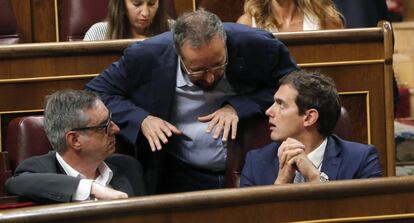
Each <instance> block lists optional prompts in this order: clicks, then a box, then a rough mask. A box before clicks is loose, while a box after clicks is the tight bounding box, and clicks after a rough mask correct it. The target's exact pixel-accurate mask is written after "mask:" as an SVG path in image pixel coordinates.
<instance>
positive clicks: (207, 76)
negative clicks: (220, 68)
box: [204, 70, 216, 84]
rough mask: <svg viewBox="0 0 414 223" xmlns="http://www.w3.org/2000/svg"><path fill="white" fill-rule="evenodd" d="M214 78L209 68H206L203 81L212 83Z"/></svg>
mask: <svg viewBox="0 0 414 223" xmlns="http://www.w3.org/2000/svg"><path fill="white" fill-rule="evenodd" d="M215 79H216V76H215V75H214V73H213V72H211V71H210V70H208V71H207V72H206V73H205V75H204V81H205V82H207V83H208V84H212V83H214V81H215Z"/></svg>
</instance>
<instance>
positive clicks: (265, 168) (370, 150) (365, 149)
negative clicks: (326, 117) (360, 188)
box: [240, 135, 381, 187]
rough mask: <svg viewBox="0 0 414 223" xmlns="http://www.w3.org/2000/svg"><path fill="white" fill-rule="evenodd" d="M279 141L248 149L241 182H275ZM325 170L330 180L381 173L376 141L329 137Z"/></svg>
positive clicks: (256, 183) (253, 183) (241, 183)
mask: <svg viewBox="0 0 414 223" xmlns="http://www.w3.org/2000/svg"><path fill="white" fill-rule="evenodd" d="M279 145H280V144H278V143H271V144H268V145H266V146H264V147H263V148H260V149H254V150H251V151H249V152H248V153H247V155H246V160H245V163H244V167H243V170H242V173H241V176H240V186H241V187H246V186H255V185H272V184H273V183H274V182H275V180H276V178H277V174H278V170H279V159H278V156H277V151H278V148H279ZM321 171H322V172H324V173H326V174H327V175H328V177H329V180H331V181H332V180H345V179H359V178H369V177H380V176H381V166H380V162H379V159H378V154H377V151H376V149H375V147H373V146H372V145H365V144H360V143H356V142H350V141H346V140H342V139H341V138H339V137H338V136H335V135H332V136H330V137H328V143H327V145H326V150H325V154H324V157H323V161H322V167H321Z"/></svg>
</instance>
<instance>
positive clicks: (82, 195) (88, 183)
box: [56, 153, 113, 201]
mask: <svg viewBox="0 0 414 223" xmlns="http://www.w3.org/2000/svg"><path fill="white" fill-rule="evenodd" d="M56 159H57V160H58V162H59V164H60V165H61V166H62V168H63V170H65V172H66V174H67V175H68V176H72V177H76V178H80V179H81V180H80V182H79V185H78V187H77V189H76V192H75V193H74V194H73V196H72V200H73V201H85V200H90V195H91V188H92V183H93V182H95V183H98V184H100V185H102V186H105V187H111V185H110V184H109V182H111V180H112V176H113V172H112V170H111V169H110V168H109V167H108V165H106V163H105V162H102V163H101V164H100V165H99V167H98V171H99V176H98V177H97V178H96V179H94V180H93V179H88V178H86V177H85V176H84V175H83V174H81V173H79V172H78V171H77V170H75V169H73V168H72V167H71V166H70V165H69V164H68V163H66V162H65V160H64V159H63V158H62V156H60V155H59V153H56Z"/></svg>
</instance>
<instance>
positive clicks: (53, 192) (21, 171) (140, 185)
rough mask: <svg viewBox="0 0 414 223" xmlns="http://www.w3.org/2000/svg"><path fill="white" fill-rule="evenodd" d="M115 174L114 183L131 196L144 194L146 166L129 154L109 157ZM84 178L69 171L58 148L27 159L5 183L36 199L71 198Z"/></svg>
mask: <svg viewBox="0 0 414 223" xmlns="http://www.w3.org/2000/svg"><path fill="white" fill-rule="evenodd" d="M105 163H106V164H107V165H108V166H109V168H111V170H112V172H113V177H112V180H111V182H110V185H111V186H112V187H113V188H114V189H116V190H119V191H122V192H125V193H127V194H128V196H129V197H131V196H138V195H144V194H145V193H146V192H145V187H144V182H143V177H142V167H141V165H140V164H139V162H138V161H137V160H136V159H134V158H132V157H130V156H126V155H121V154H114V155H111V156H110V157H108V158H107V159H106V160H105ZM79 181H80V179H79V178H75V177H71V176H68V175H66V174H65V171H64V170H63V168H62V166H61V165H60V164H59V162H58V161H57V159H56V152H49V153H48V154H45V155H41V156H34V157H31V158H29V159H27V160H25V161H23V162H22V163H21V164H20V165H19V166H18V167H17V168H16V171H15V175H14V176H13V177H11V178H9V179H8V180H7V182H6V184H5V187H6V191H7V193H8V194H10V195H19V196H25V197H29V198H31V199H34V200H36V201H45V202H70V201H72V195H73V194H74V193H75V191H76V188H77V187H78V184H79Z"/></svg>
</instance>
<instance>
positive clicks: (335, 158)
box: [321, 137, 342, 180]
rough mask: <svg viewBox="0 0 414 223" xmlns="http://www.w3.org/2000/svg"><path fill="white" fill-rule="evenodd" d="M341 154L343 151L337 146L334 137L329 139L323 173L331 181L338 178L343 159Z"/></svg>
mask: <svg viewBox="0 0 414 223" xmlns="http://www.w3.org/2000/svg"><path fill="white" fill-rule="evenodd" d="M340 153H341V149H340V148H339V147H338V146H337V145H336V142H335V140H334V139H333V138H332V137H328V143H327V145H326V150H325V155H324V157H323V162H322V169H321V171H322V172H324V173H326V174H327V175H328V177H329V180H336V179H337V178H338V170H339V166H340V165H341V162H342V158H341V157H340V156H339V154H340Z"/></svg>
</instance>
